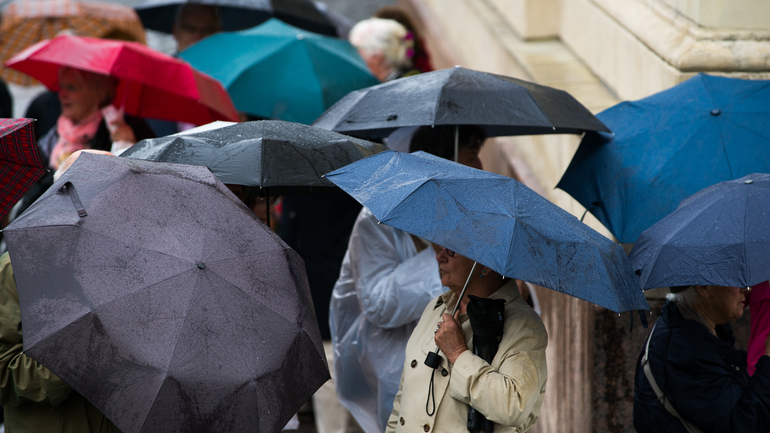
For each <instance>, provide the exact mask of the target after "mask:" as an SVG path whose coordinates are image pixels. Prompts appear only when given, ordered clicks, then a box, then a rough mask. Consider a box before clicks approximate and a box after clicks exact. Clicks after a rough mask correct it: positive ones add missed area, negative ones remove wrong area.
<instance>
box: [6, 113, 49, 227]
mask: <svg viewBox="0 0 770 433" xmlns="http://www.w3.org/2000/svg"><path fill="white" fill-rule="evenodd" d="M33 122H34V120H32V119H0V218H3V217H4V216H5V215H6V214H7V213H8V211H10V210H11V208H12V207H13V205H14V204H16V202H17V201H19V199H21V197H22V196H23V195H24V193H26V192H27V190H28V189H29V188H30V187H31V186H32V185H33V184H34V183H35V182H37V180H38V179H40V178H41V177H42V176H43V174H45V171H46V169H45V164H43V158H42V156H41V155H40V151H39V150H38V149H37V146H36V145H35V129H34V127H33Z"/></svg>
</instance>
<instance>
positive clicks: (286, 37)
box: [180, 19, 377, 124]
mask: <svg viewBox="0 0 770 433" xmlns="http://www.w3.org/2000/svg"><path fill="white" fill-rule="evenodd" d="M180 57H182V58H183V59H184V60H187V61H188V62H190V64H191V65H193V66H194V67H195V68H197V69H199V70H201V71H203V72H205V73H207V74H209V75H211V76H212V77H214V78H216V79H217V80H219V81H221V82H222V84H223V85H224V86H225V88H226V89H227V91H228V92H230V95H231V96H232V98H233V102H234V103H235V106H236V107H237V108H238V110H239V111H243V112H246V113H249V114H252V115H255V116H259V117H263V118H266V119H280V120H287V121H290V122H298V123H305V124H310V123H312V122H313V120H315V119H316V118H317V117H318V116H320V115H321V114H322V113H323V112H324V111H326V109H328V108H329V107H331V106H332V105H333V104H334V103H335V102H337V101H338V100H340V99H341V98H342V97H343V96H345V95H346V94H348V93H349V92H352V91H353V90H357V89H361V88H363V87H368V86H373V85H375V84H377V79H376V78H374V76H373V75H372V74H371V73H370V72H369V68H367V66H366V64H365V63H364V61H363V60H362V59H361V56H359V55H358V52H357V51H356V49H355V48H353V46H352V45H350V43H348V42H347V41H343V40H341V39H335V38H330V37H327V36H321V35H316V34H313V33H309V32H307V31H304V30H300V29H298V28H296V27H292V26H290V25H288V24H285V23H283V22H281V21H279V20H277V19H271V20H270V21H268V22H266V23H264V24H262V25H260V26H258V27H255V28H253V29H249V30H244V31H242V32H234V33H219V34H215V35H213V36H210V37H208V38H206V39H204V40H202V41H200V42H198V43H197V44H195V45H193V46H191V47H190V48H188V49H187V50H185V51H183V52H182V53H181V54H180Z"/></svg>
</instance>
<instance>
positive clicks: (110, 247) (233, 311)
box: [4, 154, 329, 433]
mask: <svg viewBox="0 0 770 433" xmlns="http://www.w3.org/2000/svg"><path fill="white" fill-rule="evenodd" d="M62 187H66V188H62ZM4 234H5V236H6V238H7V240H8V245H9V251H10V254H11V259H12V261H13V267H14V273H15V276H16V281H17V284H18V287H19V290H18V292H19V301H20V304H21V316H22V322H23V323H24V352H25V353H26V354H27V355H29V356H30V357H32V358H33V359H35V360H37V361H39V362H40V363H41V364H42V365H44V366H45V367H47V368H49V369H50V370H51V371H52V372H54V373H55V374H56V375H58V376H59V377H61V378H62V379H63V380H64V381H65V382H66V383H67V384H69V385H71V386H72V387H73V388H74V389H75V390H76V391H77V392H79V393H80V394H81V395H83V396H84V397H85V398H87V399H88V400H89V401H90V402H91V403H93V404H94V406H96V407H97V408H98V409H99V410H100V411H101V412H102V413H104V414H105V415H106V416H107V417H108V418H109V419H110V420H111V421H112V422H113V423H115V425H117V426H118V428H120V429H121V431H123V432H125V433H131V432H160V431H162V432H185V433H186V432H193V431H223V432H224V431H227V432H253V431H279V430H280V429H281V428H282V427H283V426H284V425H285V424H286V422H287V421H288V420H289V419H290V418H291V416H292V415H293V414H294V413H295V412H296V411H297V410H298V409H299V407H300V406H302V404H304V403H305V402H306V401H307V399H308V398H309V397H310V396H311V395H312V394H313V392H314V391H315V390H316V389H317V388H318V387H320V386H321V384H323V383H324V382H325V381H326V380H327V379H328V378H329V373H328V368H327V365H326V361H325V356H324V354H323V347H322V345H321V339H320V334H319V331H318V324H317V323H316V320H315V314H314V312H313V306H312V302H311V300H310V299H311V298H310V293H309V288H308V286H307V280H306V277H305V270H304V266H303V263H302V260H301V259H300V257H299V256H298V255H297V254H296V253H295V252H294V251H293V250H291V249H290V248H288V247H287V246H286V245H285V244H284V243H283V242H282V241H281V240H280V239H279V238H278V237H277V236H276V235H275V234H273V233H272V232H271V231H270V230H269V229H268V228H267V227H266V226H265V225H264V224H262V223H261V222H259V221H258V220H257V219H256V218H255V217H254V215H253V213H252V212H251V211H249V210H248V209H247V208H246V207H245V206H243V205H242V204H241V203H240V202H239V201H238V199H237V198H236V197H235V196H234V195H233V194H232V193H230V192H229V190H228V189H227V188H226V187H225V186H224V185H223V184H222V183H221V182H219V181H218V180H217V179H216V178H215V177H214V176H213V175H211V173H210V172H209V171H208V170H207V169H205V168H203V167H194V166H185V165H179V164H163V163H154V162H148V161H139V160H131V159H127V158H119V157H110V156H103V155H93V154H83V155H81V156H80V157H79V158H78V160H77V161H75V163H74V164H73V166H72V167H71V168H70V169H69V170H68V171H67V172H66V173H65V174H64V175H63V176H62V177H61V179H60V180H59V181H58V182H57V183H56V184H54V186H53V187H52V188H51V189H49V190H48V191H47V192H46V193H45V194H44V195H43V196H42V197H41V198H40V199H39V200H38V201H37V202H35V203H34V204H33V205H32V206H31V207H30V208H29V209H28V210H27V212H25V213H24V214H23V215H22V216H21V217H20V218H18V219H17V220H16V221H14V222H13V223H12V224H11V225H10V226H9V227H8V228H7V229H6V230H5V231H4Z"/></svg>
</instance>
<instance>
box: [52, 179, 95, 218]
mask: <svg viewBox="0 0 770 433" xmlns="http://www.w3.org/2000/svg"><path fill="white" fill-rule="evenodd" d="M59 192H61V193H68V194H69V196H70V198H71V199H72V204H73V205H74V206H75V210H77V211H78V216H79V217H80V218H83V217H86V216H88V212H86V208H85V206H83V202H81V201H80V197H79V196H78V192H77V191H76V190H75V185H73V184H72V182H67V183H65V184H64V185H63V186H62V187H61V188H59Z"/></svg>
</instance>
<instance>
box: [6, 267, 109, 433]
mask: <svg viewBox="0 0 770 433" xmlns="http://www.w3.org/2000/svg"><path fill="white" fill-rule="evenodd" d="M0 403H2V405H3V408H4V410H5V431H6V432H7V433H27V432H29V433H48V432H50V433H88V432H108V433H115V432H118V433H119V432H120V431H119V430H118V429H117V427H115V426H114V425H113V424H112V422H110V421H109V420H108V419H107V418H106V417H105V416H104V415H102V413H101V412H99V410H98V409H96V408H95V407H94V406H93V405H92V404H91V403H90V402H89V401H88V400H86V399H85V398H83V396H81V395H80V394H78V393H77V392H75V391H74V390H73V389H72V388H71V387H70V386H69V385H67V384H66V383H64V382H63V381H62V380H61V379H59V377H58V376H56V375H55V374H53V373H51V372H50V371H49V370H48V369H47V368H45V367H43V366H42V365H40V363H38V362H37V361H35V360H34V359H32V358H30V357H28V356H27V355H25V354H24V353H23V352H22V331H21V310H20V308H19V294H18V292H17V291H16V280H15V279H14V276H13V269H12V268H11V259H10V256H9V255H8V253H5V254H3V255H2V256H0Z"/></svg>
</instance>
